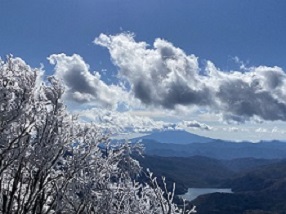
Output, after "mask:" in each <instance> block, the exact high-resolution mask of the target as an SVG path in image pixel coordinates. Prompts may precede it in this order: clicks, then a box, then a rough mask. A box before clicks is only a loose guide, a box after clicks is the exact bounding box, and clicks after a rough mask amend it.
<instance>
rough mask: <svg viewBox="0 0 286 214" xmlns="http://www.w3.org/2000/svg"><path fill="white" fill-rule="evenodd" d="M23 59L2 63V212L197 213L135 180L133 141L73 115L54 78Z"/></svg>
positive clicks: (154, 183)
mask: <svg viewBox="0 0 286 214" xmlns="http://www.w3.org/2000/svg"><path fill="white" fill-rule="evenodd" d="M40 73H41V71H40V70H39V69H32V68H31V67H30V66H28V65H27V64H26V63H25V62H24V61H23V60H21V59H20V58H13V57H12V56H9V57H7V60H5V61H2V60H1V61H0V213H1V214H13V213H15V214H16V213H17V214H18V213H19V214H50V213H51V214H52V213H57V214H65V213H69V214H73V213H75V214H80V213H82V214H98V213H101V214H104V213H106V214H113V213H118V214H119V213H122V214H123V213H130V214H131V213H132V214H133V213H142V214H143V213H144V214H145V213H146V214H173V213H192V212H194V210H191V211H185V210H182V209H179V208H178V207H177V206H176V205H175V204H174V203H173V196H174V193H168V192H167V190H166V188H165V190H163V189H164V188H163V189H161V188H160V187H159V186H158V184H157V181H156V178H153V176H152V173H149V178H150V183H149V184H139V183H137V182H135V181H134V180H133V179H132V178H133V175H136V174H138V173H139V172H140V169H141V168H140V165H139V163H138V162H137V161H135V160H134V159H132V158H131V156H130V154H131V151H132V150H133V149H136V148H132V147H131V146H130V144H128V143H126V144H122V145H116V146H114V145H111V144H109V140H108V137H106V136H105V135H103V134H102V133H101V132H100V131H99V130H98V129H97V128H96V126H95V125H92V124H83V123H81V122H79V121H78V120H77V118H76V117H75V116H73V115H70V114H69V113H68V112H67V110H66V108H65V106H64V104H63V103H62V100H61V97H62V95H63V93H64V88H63V86H62V85H61V83H60V82H59V81H58V80H57V79H55V78H54V77H49V78H47V80H46V81H41V79H40Z"/></svg>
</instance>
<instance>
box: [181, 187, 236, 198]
mask: <svg viewBox="0 0 286 214" xmlns="http://www.w3.org/2000/svg"><path fill="white" fill-rule="evenodd" d="M215 192H219V193H232V191H231V189H217V188H189V189H188V192H187V193H185V194H184V195H180V197H181V198H184V199H186V200H188V201H192V200H194V199H196V198H197V197H199V196H200V195H205V194H209V193H215Z"/></svg>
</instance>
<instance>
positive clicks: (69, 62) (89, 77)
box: [48, 54, 127, 108]
mask: <svg viewBox="0 0 286 214" xmlns="http://www.w3.org/2000/svg"><path fill="white" fill-rule="evenodd" d="M48 60H49V62H50V63H51V64H53V65H55V76H56V77H57V78H59V79H61V80H62V81H63V83H64V84H65V87H66V91H65V99H67V100H68V101H73V102H77V103H87V104H89V105H91V104H92V105H96V106H101V107H112V108H115V107H116V106H117V105H118V103H119V102H124V101H126V100H127V93H126V92H124V91H123V90H122V88H121V87H119V86H116V85H107V84H106V83H104V82H103V81H102V80H101V77H100V74H99V73H98V72H94V73H91V72H90V71H89V65H88V64H86V63H85V62H84V60H83V59H82V57H81V56H79V55H77V54H74V55H72V56H67V55H65V54H53V55H51V56H50V57H48Z"/></svg>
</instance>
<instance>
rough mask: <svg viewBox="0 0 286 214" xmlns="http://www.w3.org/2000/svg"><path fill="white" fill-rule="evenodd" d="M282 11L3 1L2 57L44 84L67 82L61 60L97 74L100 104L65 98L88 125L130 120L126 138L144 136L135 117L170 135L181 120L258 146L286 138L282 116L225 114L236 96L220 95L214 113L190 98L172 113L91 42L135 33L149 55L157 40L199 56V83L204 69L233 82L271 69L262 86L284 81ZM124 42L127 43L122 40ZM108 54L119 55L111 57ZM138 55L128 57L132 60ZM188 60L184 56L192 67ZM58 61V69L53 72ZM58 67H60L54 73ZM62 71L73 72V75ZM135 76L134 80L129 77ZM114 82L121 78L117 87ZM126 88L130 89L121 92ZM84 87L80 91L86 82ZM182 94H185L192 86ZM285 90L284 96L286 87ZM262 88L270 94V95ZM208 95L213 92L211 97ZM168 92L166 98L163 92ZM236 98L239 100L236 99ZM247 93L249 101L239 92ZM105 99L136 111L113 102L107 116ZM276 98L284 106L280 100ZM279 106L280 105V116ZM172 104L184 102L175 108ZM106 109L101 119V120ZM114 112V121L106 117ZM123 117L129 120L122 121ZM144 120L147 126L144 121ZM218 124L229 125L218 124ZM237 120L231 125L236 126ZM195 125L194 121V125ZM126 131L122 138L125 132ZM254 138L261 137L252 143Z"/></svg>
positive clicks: (223, 2) (267, 4)
mask: <svg viewBox="0 0 286 214" xmlns="http://www.w3.org/2000/svg"><path fill="white" fill-rule="evenodd" d="M285 9H286V2H285V1H284V0H275V1H273V0H272V1H270V0H264V1H259V0H249V1H247V0H244V1H241V0H240V1H239V0H233V1H229V0H217V1H212V0H205V1H202V0H180V1H175V0H164V1H163V0H158V1H154V0H144V1H137V0H101V1H100V0H81V1H78V0H77V1H76V0H59V1H44V0H42V1H39V0H37V1H36V0H27V1H20V0H10V1H8V0H1V1H0V29H1V30H0V56H1V57H5V55H6V54H9V53H12V54H13V55H14V56H17V57H21V58H22V59H24V60H25V61H26V62H27V63H28V64H30V65H31V66H34V67H39V66H40V64H43V65H44V66H45V71H46V74H47V75H51V74H54V73H55V74H57V75H58V76H59V77H62V78H65V76H63V73H64V72H66V71H65V70H64V69H63V67H60V65H61V66H66V64H65V63H63V61H64V60H65V62H69V60H71V61H73V62H78V63H81V65H83V61H84V63H85V64H88V65H89V66H90V67H89V68H87V73H88V72H89V73H91V74H93V71H98V75H99V76H100V77H98V78H97V77H96V78H95V77H93V76H90V78H91V79H93V81H95V80H96V81H98V80H100V81H99V83H100V84H98V85H99V86H101V87H102V88H106V90H105V91H104V90H103V92H102V90H101V91H100V93H101V94H100V93H99V92H98V94H96V95H95V97H97V98H98V99H99V100H101V101H102V102H101V104H100V105H98V104H97V103H96V101H95V100H92V99H89V100H91V102H90V103H88V102H86V101H85V102H84V104H80V103H79V102H72V101H71V99H72V98H71V97H72V96H74V94H75V93H76V92H77V91H76V89H78V90H83V89H82V87H79V86H76V87H75V88H74V89H71V90H70V96H66V101H67V103H68V105H69V107H70V109H72V110H73V111H78V112H81V111H82V110H83V109H84V111H85V113H84V114H85V117H86V118H89V119H90V120H93V119H94V120H96V121H98V118H101V119H100V120H101V121H105V120H108V121H109V122H110V120H112V121H113V122H114V121H116V122H117V123H119V122H120V123H125V122H126V121H124V119H122V118H121V117H124V118H129V119H128V120H129V122H128V123H127V125H126V126H127V128H128V129H126V130H131V131H132V130H135V131H137V132H138V131H140V130H141V131H142V130H144V129H143V128H142V127H137V128H136V129H133V128H134V127H133V126H135V125H134V124H132V123H133V122H132V119H134V117H138V118H137V119H138V120H134V123H136V122H137V123H138V124H142V126H144V125H146V126H152V125H151V124H153V125H154V124H155V125H154V126H155V127H157V128H159V129H160V128H162V126H164V127H165V126H168V125H166V124H164V122H165V123H171V125H173V126H174V124H176V125H177V126H180V125H181V126H182V124H183V122H182V120H184V121H185V126H186V123H187V122H186V121H189V123H188V124H191V125H189V126H188V127H187V128H189V129H188V130H189V131H193V132H196V133H199V134H203V135H208V136H212V137H218V138H235V139H234V140H237V139H243V138H249V139H253V140H258V139H266V138H267V139H268V138H279V139H285V138H286V135H285V134H284V132H286V129H285V130H284V129H283V126H284V125H285V124H284V122H281V121H280V120H284V116H281V114H282V113H281V114H280V115H278V116H277V117H275V116H273V117H270V116H269V114H266V113H265V111H266V110H265V109H261V110H255V111H251V112H250V111H248V110H246V111H243V110H242V108H240V109H238V110H237V111H234V110H233V109H236V107H237V106H236V105H235V104H234V105H233V106H227V107H225V105H223V110H222V107H221V106H220V107H217V106H218V104H217V103H220V104H221V103H222V102H225V99H224V98H225V97H226V96H230V95H227V93H226V92H224V91H222V92H223V95H222V93H221V94H219V95H218V98H216V99H215V100H216V102H217V103H216V104H213V101H212V104H210V103H208V104H202V102H194V101H193V100H192V101H191V100H190V99H187V101H180V100H174V99H173V97H172V99H173V102H174V103H173V104H174V105H172V103H171V104H170V103H168V105H167V104H166V102H167V101H169V100H167V101H165V100H164V101H162V100H155V99H149V100H147V98H146V96H147V95H144V96H143V95H142V93H141V92H140V91H139V90H135V89H136V87H139V86H140V87H141V85H139V84H137V85H136V83H137V80H135V79H134V78H133V77H134V75H133V74H130V73H128V74H127V73H126V70H128V71H129V70H130V69H131V67H132V66H134V64H130V63H129V64H128V65H129V66H130V67H128V68H127V67H126V66H125V65H123V64H122V63H121V61H120V60H122V55H121V56H118V55H116V54H115V51H117V52H118V50H114V49H112V48H110V47H109V46H108V44H106V43H104V42H103V43H102V41H99V42H97V44H94V40H95V38H98V37H99V36H100V35H101V34H104V35H106V36H109V35H112V36H115V35H118V34H122V35H123V34H124V35H127V34H126V32H130V33H133V34H135V38H134V42H136V43H138V42H140V41H142V42H145V43H146V44H149V46H148V47H147V49H156V48H155V47H153V43H154V41H155V40H156V38H161V39H164V41H168V42H169V43H170V44H172V46H173V47H176V48H180V49H181V50H183V51H184V53H185V55H186V56H190V55H192V54H194V55H195V57H198V66H199V69H198V72H200V73H202V74H203V73H204V72H205V70H206V67H207V66H208V61H210V62H212V63H213V64H214V65H215V66H216V67H215V68H216V69H215V70H219V71H222V72H224V73H227V72H229V73H231V72H232V71H238V72H239V73H245V72H250V73H251V72H254V73H256V72H260V73H262V72H265V71H264V70H265V69H264V70H263V69H260V70H263V71H260V70H259V69H256V70H255V69H254V68H258V67H259V66H262V65H263V66H268V67H267V68H268V69H266V70H269V71H267V72H268V73H267V72H266V73H267V75H266V74H265V75H266V76H263V77H261V78H262V79H263V78H265V77H268V74H269V73H275V74H277V72H278V73H279V72H280V71H278V70H279V69H278V70H277V69H276V70H275V69H274V70H273V69H270V68H274V67H275V66H277V67H280V68H281V70H282V73H283V72H284V71H285V70H286V60H285V56H286V14H285ZM118 38H119V37H118ZM120 38H121V39H123V40H124V38H125V37H124V38H123V37H120ZM114 41H115V40H114ZM124 41H127V40H124ZM162 41H163V40H162ZM98 43H100V44H98ZM169 43H168V44H169ZM132 44H133V43H132ZM134 44H135V43H134ZM168 44H166V43H160V44H158V45H163V46H168ZM124 47H125V46H124ZM118 48H120V47H118ZM145 50H146V48H143V49H142V51H145ZM130 51H131V50H130ZM132 51H134V50H132ZM60 53H64V55H62V56H61V57H59V56H55V54H60ZM112 53H113V56H111V55H112ZM134 53H135V52H134ZM134 53H130V54H131V56H132V54H134ZM73 54H77V56H81V58H77V57H76V58H69V59H68V58H67V57H68V56H72V55H73ZM122 54H124V52H122ZM50 55H53V57H51V58H50V61H49V60H47V58H48V57H49V56H50ZM179 55H180V54H179ZM180 56H181V55H180ZM186 56H183V57H185V58H186ZM111 58H112V60H111ZM141 60H142V59H141ZM52 61H53V62H54V64H53V63H51V62H52ZM135 61H136V60H134V62H135ZM149 63H150V64H151V65H152V63H154V62H150V61H149ZM56 64H57V65H58V68H57V69H56V70H54V68H55V65H56ZM65 68H66V69H73V72H77V71H76V70H75V69H74V68H72V67H70V66H66V67H65ZM250 68H252V69H250ZM124 69H125V71H124ZM130 72H133V71H132V69H131V70H130ZM134 72H136V71H134ZM142 72H144V70H142ZM154 72H155V71H154ZM260 73H259V74H260ZM141 74H142V73H140V75H141ZM118 75H119V76H120V75H121V77H122V76H123V77H122V78H119V77H118ZM263 75H264V73H263ZM279 75H280V73H279ZM279 75H278V76H279ZM280 76H281V75H280ZM280 76H279V77H278V78H280ZM282 76H283V75H282ZM232 77H233V76H231V78H232ZM142 78H144V76H142ZM238 78H241V79H243V80H245V82H248V81H249V80H248V78H249V77H248V76H241V77H238ZM269 78H270V77H269ZM281 78H283V77H281ZM226 79H230V77H226ZM172 80H174V79H172ZM185 80H186V81H190V79H188V78H185ZM205 81H206V82H205ZM123 82H124V86H125V87H126V88H123V89H122V87H121V86H122V85H123ZM126 82H127V83H126ZM198 82H200V84H211V83H217V84H223V83H222V82H225V81H223V80H218V79H214V78H213V77H212V78H210V79H209V80H203V78H202V77H201V76H198V78H197V81H196V84H197V83H198ZM177 83H178V82H176V84H177ZM248 83H249V82H248ZM69 84H70V85H68V87H70V88H71V87H73V86H72V85H71V84H72V83H69ZM82 84H84V81H83V82H82ZM111 84H112V85H111ZM119 84H121V85H119ZM140 84H141V83H140ZM178 84H179V83H178ZM111 86H112V87H111ZM180 86H182V85H180ZM132 87H133V89H134V90H133V91H131V92H130V91H129V90H130V88H132ZM186 87H187V88H188V89H189V86H188V85H187V86H186ZM192 87H197V88H195V90H196V91H198V89H201V90H203V89H202V88H201V87H202V86H199V85H197V86H195V85H193V86H192ZM223 87H225V85H220V87H219V88H220V90H221V89H222V88H223ZM265 87H266V86H265ZM281 88H283V87H282V86H281ZM93 89H94V90H99V89H98V88H96V87H95V88H93V87H90V88H89V90H93ZM147 89H150V87H147ZM151 89H154V90H159V88H154V87H153V88H151ZM151 89H150V90H151ZM160 89H162V88H160ZM192 89H194V88H192ZM264 89H265V90H267V88H264ZM121 90H122V91H123V92H120V93H119V92H118V91H121ZM131 90H132V89H131ZM176 90H177V89H176ZM204 90H211V89H210V88H206V89H204ZM214 90H215V89H214ZM225 90H228V89H225ZM277 90H278V89H277ZM277 90H276V89H275V91H274V92H273V93H276V92H277ZM279 90H280V89H279ZM281 90H282V89H281ZM114 91H117V92H116V93H115V92H114ZM145 91H146V90H145ZM159 91H160V90H159ZM228 91H231V90H228ZM139 92H140V93H139ZM151 92H152V91H151ZM151 92H150V93H151ZM109 93H110V94H109ZM121 93H123V94H124V95H122V94H121ZM128 93H129V94H128ZM130 93H131V95H130ZM132 93H133V96H132ZM162 93H163V94H164V91H162ZM231 93H237V91H233V92H231ZM241 93H246V92H245V91H241ZM269 93H270V92H269ZM271 93H272V92H271ZM271 93H270V94H271ZM273 93H272V94H273ZM94 94H95V93H94ZM94 94H93V95H94ZM99 94H100V95H99ZM255 94H257V92H255V93H252V95H251V96H249V95H247V96H244V97H241V98H237V99H234V100H233V102H234V103H238V101H240V100H239V99H241V100H244V99H247V98H246V97H250V98H252V96H254V95H255ZM281 94H282V95H283V96H284V94H283V93H282V92H281V93H278V92H277V95H275V96H276V97H274V98H275V99H274V100H273V102H276V101H277V99H278V98H279V99H281V100H282V98H283V96H282V95H281ZM105 95H108V96H114V95H115V96H122V98H123V97H124V96H126V97H128V96H132V97H131V98H130V97H128V98H124V99H127V100H129V101H130V100H132V102H133V103H132V104H130V103H126V102H125V103H124V102H121V101H120V100H118V99H117V98H116V99H115V98H114V99H115V100H117V103H116V104H115V107H114V106H113V107H112V108H110V107H107V106H106V105H104V107H103V106H102V103H105V104H106V103H110V102H111V101H110V98H109V99H107V98H106V97H103V96H105ZM202 96H203V95H202ZM233 96H236V94H233ZM261 96H262V95H261ZM267 96H269V95H267ZM271 96H272V95H271ZM277 96H281V97H278V98H277ZM222 97H223V99H222ZM167 98H168V99H170V96H167ZM255 98H256V97H255ZM111 99H113V98H111ZM182 99H183V98H182ZM228 99H229V97H228ZM217 100H218V101H217ZM261 100H264V98H263V99H262V98H261V99H260V98H259V99H258V103H259V105H263V103H261ZM268 100H269V99H268ZM281 100H279V102H278V101H277V102H278V104H277V106H279V109H280V106H281V105H280V102H282V101H281ZM77 101H78V100H77ZM176 101H178V102H179V103H176ZM170 102H172V100H170ZM273 102H272V103H273ZM220 104H219V105H220ZM240 104H241V102H240ZM251 105H252V103H251ZM174 106H175V107H174ZM214 106H215V108H216V107H217V108H218V109H217V110H216V111H215V112H211V111H210V108H214ZM277 106H274V107H273V109H271V108H270V110H271V111H276V112H277V109H276V107H277ZM281 108H282V110H281V109H280V110H281V111H282V112H283V110H284V106H283V107H281ZM103 109H104V112H103V113H102V112H101V111H103ZM105 109H106V110H105ZM109 109H111V110H110V111H112V113H110V112H109V113H108V111H109ZM186 109H187V110H186ZM243 109H244V106H243ZM227 110H230V111H232V117H231V118H232V119H230V120H227V121H226V120H225V119H224V118H225V115H226V111H227ZM244 110H245V109H244ZM270 110H269V111H270ZM280 110H279V111H280ZM123 111H124V115H120V116H118V114H120V112H121V113H122V112H123ZM87 112H88V113H87ZM91 112H93V113H91ZM94 112H97V113H98V112H101V113H102V114H104V116H102V115H101V116H98V117H92V118H90V117H89V116H90V115H91V114H96V113H94ZM118 112H119V113H118ZM162 112H163V113H162ZM186 112H187V113H186ZM129 113H130V114H129ZM268 113H269V112H268ZM270 113H271V112H270ZM218 114H219V116H218ZM239 114H242V115H244V116H246V117H247V118H245V117H244V118H243V119H242V121H241V118H240V119H233V118H236V117H237V116H240V115H239ZM273 114H275V112H273ZM87 115H89V116H87ZM106 115H108V116H106ZM111 115H112V116H111ZM130 115H131V116H130ZM178 115H181V116H178ZM222 115H223V116H222ZM253 115H254V116H253ZM140 117H144V119H142V118H140ZM222 117H223V119H221V118H222ZM102 118H104V119H102ZM118 118H121V119H118ZM190 121H191V122H190ZM233 121H235V122H234V123H233ZM257 121H259V122H257ZM261 121H262V123H261ZM195 122H197V124H196V125H195ZM227 122H228V123H229V122H231V124H232V125H229V124H227ZM238 122H239V124H238ZM114 123H115V122H114ZM115 124H116V123H115ZM162 124H163V125H162ZM169 125H170V124H169ZM204 125H207V126H209V127H212V129H211V131H205V130H206V129H204V128H203V129H200V128H198V127H201V126H204ZM137 126H138V125H137ZM228 128H229V130H228ZM120 130H121V131H122V130H124V131H126V130H125V129H124V128H122V129H120ZM245 130H248V131H249V132H248V131H245ZM273 130H274V131H273ZM253 133H255V136H254V135H253ZM252 135H253V136H252Z"/></svg>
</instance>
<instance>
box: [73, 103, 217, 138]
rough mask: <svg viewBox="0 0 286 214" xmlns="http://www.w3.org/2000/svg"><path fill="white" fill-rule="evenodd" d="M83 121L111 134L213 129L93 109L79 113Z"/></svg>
mask: <svg viewBox="0 0 286 214" xmlns="http://www.w3.org/2000/svg"><path fill="white" fill-rule="evenodd" d="M77 113H78V114H79V116H80V118H81V119H82V120H83V121H92V122H95V123H96V124H97V125H98V127H99V128H101V129H104V130H109V131H110V132H111V133H116V134H120V133H121V134H122V133H134V132H135V133H145V132H153V131H163V130H176V129H187V128H191V129H197V130H198V129H200V130H208V131H209V130H211V129H212V127H210V126H208V125H206V124H204V123H200V122H198V121H182V122H178V123H170V122H164V121H162V120H153V119H152V118H150V117H147V116H138V115H135V114H134V113H133V112H118V111H110V110H103V109H98V108H92V109H88V110H82V111H78V112H77Z"/></svg>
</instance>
